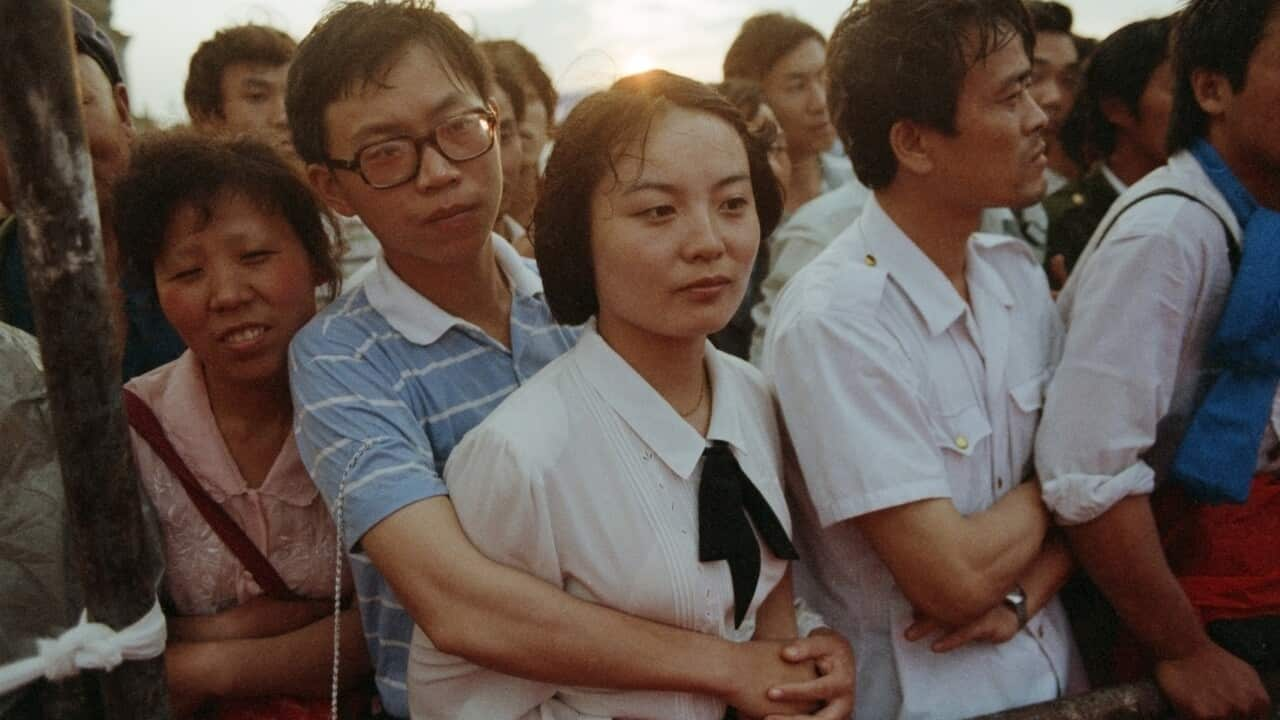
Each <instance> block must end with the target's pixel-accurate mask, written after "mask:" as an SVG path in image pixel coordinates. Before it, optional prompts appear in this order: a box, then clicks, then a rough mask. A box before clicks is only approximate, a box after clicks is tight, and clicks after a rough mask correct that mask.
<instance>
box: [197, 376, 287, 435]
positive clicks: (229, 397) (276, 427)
mask: <svg viewBox="0 0 1280 720" xmlns="http://www.w3.org/2000/svg"><path fill="white" fill-rule="evenodd" d="M204 384H205V389H206V390H207V391H208V394H209V409H210V410H211V411H212V412H213V418H214V420H215V421H216V422H217V424H218V429H219V430H221V431H222V435H223V437H224V439H226V440H227V441H228V442H227V445H229V446H230V445H232V444H233V443H234V440H235V438H236V436H240V435H243V434H245V433H252V434H253V435H255V436H263V435H270V434H271V433H273V432H279V431H280V430H281V429H283V431H284V432H285V433H288V432H289V429H290V428H291V427H292V425H293V398H292V397H290V395H289V376H288V371H287V370H286V371H282V372H281V373H280V374H279V376H277V377H272V378H270V379H268V380H266V381H256V382H253V383H247V382H245V383H242V382H235V381H230V380H225V379H220V378H218V377H217V376H215V375H210V374H208V373H207V372H206V373H205V378H204Z"/></svg>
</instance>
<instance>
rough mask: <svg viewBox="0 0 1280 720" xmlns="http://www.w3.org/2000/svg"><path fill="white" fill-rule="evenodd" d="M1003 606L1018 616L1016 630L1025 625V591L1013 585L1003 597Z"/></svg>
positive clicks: (1019, 586)
mask: <svg viewBox="0 0 1280 720" xmlns="http://www.w3.org/2000/svg"><path fill="white" fill-rule="evenodd" d="M1004 604H1005V605H1007V606H1008V607H1009V609H1010V610H1012V611H1013V613H1014V614H1015V615H1017V616H1018V629H1019V630H1021V629H1022V628H1023V627H1024V626H1026V624H1027V591H1026V590H1023V589H1022V586H1021V585H1018V584H1014V586H1013V589H1012V590H1010V591H1009V592H1008V593H1007V594H1006V595H1005V596H1004Z"/></svg>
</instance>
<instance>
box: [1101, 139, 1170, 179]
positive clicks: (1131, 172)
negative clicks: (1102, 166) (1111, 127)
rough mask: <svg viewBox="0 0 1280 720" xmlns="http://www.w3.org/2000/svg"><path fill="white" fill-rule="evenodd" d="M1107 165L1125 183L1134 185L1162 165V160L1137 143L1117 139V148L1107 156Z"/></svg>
mask: <svg viewBox="0 0 1280 720" xmlns="http://www.w3.org/2000/svg"><path fill="white" fill-rule="evenodd" d="M1107 167H1109V168H1111V172H1113V173H1115V174H1116V177H1118V178H1120V181H1121V182H1123V183H1124V184H1125V185H1132V184H1134V183H1136V182H1138V181H1139V180H1141V179H1142V178H1143V177H1144V176H1145V175H1146V174H1147V173H1149V172H1151V171H1152V170H1155V169H1156V168H1157V167H1160V161H1159V160H1157V159H1155V158H1152V157H1151V156H1150V155H1148V154H1147V153H1145V152H1143V151H1142V149H1141V148H1139V147H1138V146H1137V144H1136V143H1131V142H1126V141H1123V140H1119V139H1117V142H1116V148H1115V150H1112V151H1111V154H1110V155H1108V156H1107Z"/></svg>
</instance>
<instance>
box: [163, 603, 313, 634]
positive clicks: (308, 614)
mask: <svg viewBox="0 0 1280 720" xmlns="http://www.w3.org/2000/svg"><path fill="white" fill-rule="evenodd" d="M332 612H333V603H332V602H331V601H328V600H273V599H271V598H269V597H266V596H260V597H256V598H254V599H252V600H250V601H249V602H246V603H244V604H242V605H237V606H236V607H234V608H231V609H230V610H224V611H222V612H220V613H215V614H213V615H198V616H187V617H178V616H171V617H169V618H167V622H168V625H169V640H170V642H172V641H175V640H176V641H179V642H207V641H213V640H241V639H249V638H265V637H272V636H275V635H283V634H284V633H287V632H291V631H293V630H297V629H299V628H302V627H305V626H307V625H309V624H311V623H313V622H315V621H316V620H319V619H321V618H323V617H324V616H326V615H329V614H331V613H332Z"/></svg>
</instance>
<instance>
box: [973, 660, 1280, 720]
mask: <svg viewBox="0 0 1280 720" xmlns="http://www.w3.org/2000/svg"><path fill="white" fill-rule="evenodd" d="M1262 683H1263V685H1264V686H1266V688H1267V692H1268V694H1270V695H1271V703H1272V706H1273V713H1272V717H1273V718H1275V717H1280V672H1276V671H1273V672H1270V673H1263V675H1262ZM1171 717H1173V707H1172V706H1170V705H1169V701H1168V700H1167V699H1166V698H1165V696H1164V695H1163V694H1161V692H1160V689H1159V688H1157V687H1156V684H1155V681H1153V680H1143V681H1141V682H1135V683H1129V684H1127V685H1114V686H1111V687H1104V688H1098V689H1097V690H1094V691H1092V692H1089V693H1085V694H1084V695H1075V696H1072V697H1067V698H1062V699H1061V700H1054V701H1051V702H1046V703H1039V704H1037V705H1028V706H1027V707H1021V708H1016V709H1014V710H1006V711H1004V712H998V713H993V714H991V715H983V716H982V717H980V718H974V720H1163V718H1171Z"/></svg>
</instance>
